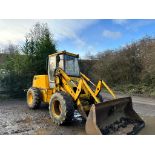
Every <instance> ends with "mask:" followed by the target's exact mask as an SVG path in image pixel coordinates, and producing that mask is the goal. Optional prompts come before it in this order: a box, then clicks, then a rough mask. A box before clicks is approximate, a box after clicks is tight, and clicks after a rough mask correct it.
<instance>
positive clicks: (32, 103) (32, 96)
mask: <svg viewBox="0 0 155 155" xmlns="http://www.w3.org/2000/svg"><path fill="white" fill-rule="evenodd" d="M40 104H41V92H40V90H39V89H38V88H34V87H31V88H30V89H29V90H28V91H27V105H28V107H29V108H30V109H38V108H39V107H40Z"/></svg>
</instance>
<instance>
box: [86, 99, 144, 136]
mask: <svg viewBox="0 0 155 155" xmlns="http://www.w3.org/2000/svg"><path fill="white" fill-rule="evenodd" d="M144 126H145V123H144V121H143V120H142V119H141V118H140V117H139V115H138V114H137V113H136V112H135V111H134V110H133V107H132V99H131V97H126V98H119V99H114V100H110V101H106V102H104V103H100V104H96V105H94V104H93V105H92V107H91V109H90V112H89V114H88V117H87V121H86V125H85V130H86V133H87V134H89V135H122V134H123V135H125V134H136V133H138V131H140V130H141V129H142V128H143V127H144Z"/></svg>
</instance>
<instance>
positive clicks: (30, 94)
mask: <svg viewBox="0 0 155 155" xmlns="http://www.w3.org/2000/svg"><path fill="white" fill-rule="evenodd" d="M27 99H28V104H29V105H32V103H33V95H32V92H29V93H28V97H27Z"/></svg>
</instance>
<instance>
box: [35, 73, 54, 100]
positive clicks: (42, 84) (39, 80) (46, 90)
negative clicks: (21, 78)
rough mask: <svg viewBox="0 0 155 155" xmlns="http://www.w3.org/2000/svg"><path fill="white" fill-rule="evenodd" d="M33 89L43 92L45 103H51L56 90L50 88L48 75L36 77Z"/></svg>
mask: <svg viewBox="0 0 155 155" xmlns="http://www.w3.org/2000/svg"><path fill="white" fill-rule="evenodd" d="M32 87H36V88H39V89H40V91H41V97H42V101H43V102H44V103H49V101H50V98H51V95H52V94H53V92H54V89H51V88H50V86H49V79H48V75H36V76H34V78H33V84H32Z"/></svg>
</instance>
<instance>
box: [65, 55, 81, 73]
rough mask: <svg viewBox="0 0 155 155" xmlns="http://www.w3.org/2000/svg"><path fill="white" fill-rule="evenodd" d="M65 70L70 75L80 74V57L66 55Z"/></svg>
mask: <svg viewBox="0 0 155 155" xmlns="http://www.w3.org/2000/svg"><path fill="white" fill-rule="evenodd" d="M65 72H66V73H67V74H68V75H70V76H79V74H80V70H79V64H78V58H76V57H74V56H69V55H65Z"/></svg>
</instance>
